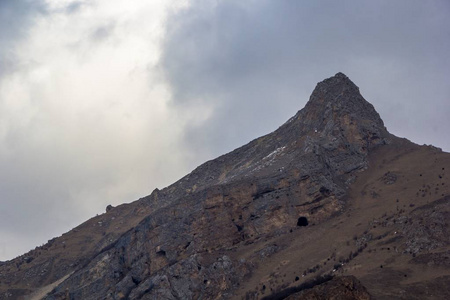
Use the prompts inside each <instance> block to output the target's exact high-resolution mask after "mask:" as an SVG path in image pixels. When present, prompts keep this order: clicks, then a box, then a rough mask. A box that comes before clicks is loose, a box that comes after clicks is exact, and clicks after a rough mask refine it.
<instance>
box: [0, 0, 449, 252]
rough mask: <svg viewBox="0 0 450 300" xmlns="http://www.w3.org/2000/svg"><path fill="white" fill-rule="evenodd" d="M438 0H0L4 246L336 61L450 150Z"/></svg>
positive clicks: (70, 218)
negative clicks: (187, 0) (188, 0)
mask: <svg viewBox="0 0 450 300" xmlns="http://www.w3.org/2000/svg"><path fill="white" fill-rule="evenodd" d="M449 15H450V3H449V2H448V1H445V0H442V1H419V0H417V1H411V0H405V1H376V2H375V1H371V2H369V1H356V0H355V1H311V2H306V1H305V2H304V1H288V0H282V1H265V0H260V1H254V0H247V1H242V0H241V1H234V0H228V1H190V2H186V1H164V0H160V1H155V0H153V1H146V0H140V1H132V2H130V1H119V0H117V1H111V0H108V1H107V0H93V1H71V0H66V1H56V0H48V1H43V0H42V1H15V0H6V1H5V0H2V1H0V45H1V47H0V260H5V259H10V258H13V257H15V256H17V255H19V254H21V253H23V252H25V251H27V250H29V249H31V248H34V246H37V245H40V244H42V243H44V242H45V241H46V240H48V239H50V238H52V237H54V236H57V235H60V234H62V233H63V232H65V231H67V230H69V229H70V228H72V227H74V226H76V225H77V224H79V223H81V222H82V221H84V220H86V219H88V218H89V217H91V216H93V215H95V214H96V213H101V212H102V211H104V208H105V206H106V205H107V204H113V205H116V204H119V203H123V202H130V201H133V200H135V199H137V198H139V197H142V196H145V195H147V194H149V193H150V192H151V190H153V189H154V188H156V187H158V188H162V187H164V186H166V185H168V184H170V183H172V182H174V181H175V180H177V179H178V178H180V177H181V176H183V175H184V174H185V173H187V172H189V171H190V170H191V169H193V168H194V167H196V166H197V165H198V164H200V163H202V162H204V161H205V160H207V159H212V158H214V157H216V156H218V155H220V154H223V153H225V152H228V151H230V150H232V149H234V148H236V147H238V146H241V145H242V144H244V143H246V142H248V141H249V140H251V139H253V138H256V137H258V136H260V135H263V134H266V133H268V132H270V131H273V130H274V129H276V128H277V127H278V126H280V125H281V124H282V123H284V122H285V121H286V120H287V119H289V118H290V117H291V116H293V115H294V114H295V113H296V111H297V110H299V109H301V108H302V107H303V106H304V104H305V103H306V101H307V100H308V98H309V95H310V94H311V92H312V90H313V89H314V86H315V84H316V83H317V82H318V81H321V80H323V79H324V78H327V77H330V76H332V75H334V74H335V73H337V72H339V71H340V72H344V73H345V74H346V75H347V76H349V77H350V78H351V79H352V80H353V81H354V82H355V83H356V85H358V86H359V87H360V90H361V92H362V94H363V96H364V97H365V98H366V99H367V100H368V101H369V102H371V103H372V104H373V105H374V106H375V108H376V109H377V110H378V112H379V113H380V115H381V117H382V118H383V120H384V121H385V124H386V126H387V128H388V130H389V131H390V132H392V133H394V134H396V135H398V136H402V137H407V138H409V139H410V140H412V141H414V142H417V143H419V144H423V143H426V144H433V145H436V146H438V147H441V148H443V149H444V150H445V151H449V150H450V134H449V133H448V128H450V118H449V117H448V116H449V115H450V99H449V98H450V85H449V84H448V78H450V58H449V55H448V53H450V20H449V18H448V16H449Z"/></svg>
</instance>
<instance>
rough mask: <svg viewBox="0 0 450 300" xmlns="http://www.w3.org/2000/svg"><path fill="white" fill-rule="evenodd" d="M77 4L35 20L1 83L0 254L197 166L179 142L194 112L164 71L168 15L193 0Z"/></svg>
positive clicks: (55, 7)
mask: <svg viewBox="0 0 450 300" xmlns="http://www.w3.org/2000/svg"><path fill="white" fill-rule="evenodd" d="M74 3H75V2H73V1H47V4H48V6H47V13H46V14H44V15H33V17H35V18H36V20H35V22H34V23H33V26H31V27H30V29H29V31H28V32H27V34H26V37H24V38H23V39H21V40H19V41H18V42H17V43H16V44H15V51H14V57H15V60H16V65H17V66H18V67H17V68H16V69H15V70H14V71H13V72H10V73H8V74H6V75H4V76H3V77H2V79H1V82H0V120H1V121H0V169H1V170H2V172H1V174H0V177H1V179H2V192H1V195H0V196H1V205H2V218H1V219H3V221H0V222H1V226H0V228H1V230H0V237H1V238H0V240H3V241H5V240H8V244H7V245H6V246H5V245H4V242H3V244H2V245H0V247H1V249H0V259H6V258H12V257H13V256H15V255H17V254H19V253H21V252H25V251H26V250H28V249H31V248H33V247H34V246H36V241H37V240H39V239H40V240H41V242H40V243H38V244H41V243H42V242H44V241H46V240H47V239H49V238H51V237H53V236H55V235H59V234H61V233H63V232H64V231H66V230H68V229H70V227H73V226H75V225H76V224H78V223H80V222H82V221H84V220H85V219H87V218H89V217H91V216H92V215H94V214H95V213H97V212H101V211H102V210H103V209H104V208H105V206H106V205H107V204H119V203H123V202H130V201H133V200H135V199H137V198H138V197H142V196H145V195H146V194H148V193H149V192H150V191H151V190H152V189H154V188H155V187H164V186H165V185H167V184H169V183H171V182H172V181H174V180H175V179H177V178H179V177H180V176H182V175H184V173H186V172H187V171H188V169H187V168H188V166H187V165H186V164H185V163H184V159H183V158H184V155H185V154H184V153H183V151H182V149H181V148H180V147H179V146H178V141H179V140H180V134H182V129H183V124H184V123H185V122H188V121H189V120H190V119H191V118H192V114H190V113H186V114H182V115H180V114H177V113H176V111H174V110H173V108H171V106H170V97H171V94H170V90H168V88H167V86H166V85H165V83H164V82H163V81H162V80H161V77H160V76H159V75H158V73H159V70H158V69H157V68H156V63H157V62H158V58H159V56H160V41H161V39H162V38H163V36H164V22H165V19H166V15H167V13H168V12H169V11H173V10H174V9H177V8H178V7H180V5H181V6H182V5H185V4H184V3H183V2H181V1H180V2H173V1H172V2H170V3H169V2H168V1H133V5H130V2H129V1H103V0H102V1H89V2H84V3H82V2H80V3H81V4H79V5H78V7H77V9H72V10H71V11H70V13H68V11H67V7H68V6H69V5H73V4H74ZM72 8H73V6H72ZM205 116H207V114H206V115H205ZM31 236H33V238H30V237H31ZM24 240H28V241H27V242H24Z"/></svg>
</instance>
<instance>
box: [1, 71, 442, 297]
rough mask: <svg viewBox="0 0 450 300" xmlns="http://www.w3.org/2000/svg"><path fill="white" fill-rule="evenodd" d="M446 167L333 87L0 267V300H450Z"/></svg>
mask: <svg viewBox="0 0 450 300" xmlns="http://www.w3.org/2000/svg"><path fill="white" fill-rule="evenodd" d="M449 170H450V154H448V153H445V152H442V151H441V150H440V149H439V148H436V147H433V146H425V145H424V146H419V145H416V144H414V143H412V142H410V141H408V140H406V139H402V138H398V137H396V136H394V135H392V134H390V133H389V132H388V131H387V129H386V128H385V126H384V124H383V121H382V119H381V118H380V116H379V114H378V113H377V112H376V110H375V109H374V107H373V106H372V105H371V104H370V103H369V102H367V101H366V100H365V99H364V98H363V97H362V96H361V94H360V91H359V88H358V87H357V86H356V85H355V84H354V83H353V82H352V81H351V80H350V79H349V78H348V77H347V76H345V75H344V74H342V73H338V74H336V75H335V76H333V77H331V78H328V79H326V80H324V81H322V82H320V83H318V84H317V86H316V88H315V89H314V91H313V93H312V95H311V97H310V99H309V101H308V103H307V104H306V106H305V107H304V108H303V109H302V110H300V111H299V112H297V114H295V116H294V117H292V118H291V119H290V120H288V121H287V122H286V123H285V124H283V125H282V126H281V127H279V128H278V129H277V130H276V131H274V132H273V133H270V134H268V135H265V136H262V137H260V138H257V139H255V140H253V141H252V142H250V143H248V144H247V145H245V146H242V147H241V148H238V149H236V150H234V151H232V152H230V153H228V154H226V155H223V156H220V157H218V158H216V159H214V160H211V161H208V162H206V163H204V164H203V165H201V166H199V167H198V168H197V169H195V170H194V171H192V172H191V173H190V174H188V175H186V176H185V177H183V178H181V179H180V180H179V181H177V182H175V183H174V184H172V185H170V186H168V187H166V188H164V189H162V190H158V189H156V190H154V191H153V192H152V193H151V195H149V196H147V197H144V198H141V199H139V200H137V201H134V202H132V203H129V204H123V205H120V206H117V207H112V206H108V208H107V210H106V212H105V213H104V214H102V215H99V216H96V217H94V218H92V219H90V220H88V221H86V222H85V223H83V224H81V225H79V226H78V227H76V228H74V229H72V230H71V231H69V232H67V233H65V234H63V235H62V236H60V237H57V238H54V239H52V240H50V241H48V243H46V244H45V245H43V246H41V247H36V248H35V249H34V250H32V251H30V252H28V253H26V254H24V255H21V256H19V257H17V258H15V259H13V260H11V261H7V262H3V263H1V265H0V299H20V298H24V299H450V284H449V282H450V268H449V266H450V232H449V227H448V222H449V220H450V188H449V185H450V182H449V181H448V175H447V172H448V171H449Z"/></svg>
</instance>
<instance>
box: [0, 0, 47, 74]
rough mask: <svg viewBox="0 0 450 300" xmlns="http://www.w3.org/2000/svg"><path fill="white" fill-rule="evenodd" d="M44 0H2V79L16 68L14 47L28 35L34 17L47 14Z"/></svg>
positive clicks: (0, 9) (0, 11)
mask: <svg viewBox="0 0 450 300" xmlns="http://www.w3.org/2000/svg"><path fill="white" fill-rule="evenodd" d="M45 13H46V7H45V5H44V2H43V1H40V0H37V1H15V0H2V1H1V3H0V45H2V46H1V47H0V81H1V79H2V77H3V76H4V75H6V74H9V73H11V72H13V71H14V70H16V69H17V68H18V67H19V65H18V64H17V62H16V58H15V51H14V47H15V45H16V42H17V41H20V40H21V39H23V38H24V37H26V35H27V33H28V29H29V28H30V27H31V26H32V25H33V22H34V20H35V19H34V17H35V16H36V15H38V14H41V15H42V14H45Z"/></svg>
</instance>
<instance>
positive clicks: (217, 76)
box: [161, 1, 450, 157]
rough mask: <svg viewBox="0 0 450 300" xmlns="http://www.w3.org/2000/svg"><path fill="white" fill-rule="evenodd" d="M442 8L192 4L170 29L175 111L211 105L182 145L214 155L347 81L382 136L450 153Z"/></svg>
mask: <svg viewBox="0 0 450 300" xmlns="http://www.w3.org/2000/svg"><path fill="white" fill-rule="evenodd" d="M449 13H450V5H449V4H448V2H447V1H434V2H432V3H429V2H427V3H425V2H423V1H394V2H393V1H377V2H371V3H369V2H362V1H320V2H307V3H305V2H301V1H258V2H254V1H222V2H218V3H216V2H214V3H211V1H194V2H193V3H192V5H191V6H190V7H189V8H188V9H186V10H184V11H182V12H178V13H177V14H175V15H173V16H172V18H170V19H169V21H168V34H167V36H166V40H165V47H164V50H163V59H162V63H161V64H162V67H163V69H164V71H165V75H166V78H167V79H168V81H169V82H170V83H171V86H172V88H173V90H174V97H173V104H174V106H176V107H184V108H185V107H190V106H196V105H206V106H207V105H212V106H213V107H214V110H213V115H212V117H211V118H210V119H209V121H208V122H207V123H206V124H203V125H202V126H200V127H199V126H192V127H191V128H189V129H188V133H187V135H186V145H187V146H188V147H190V148H192V149H196V150H197V151H198V150H199V149H197V148H202V149H203V150H204V154H205V155H206V156H208V155H209V156H210V157H213V156H216V155H218V154H221V153H224V152H226V151H228V150H231V149H232V148H234V147H237V146H239V145H241V144H243V143H244V142H246V141H248V140H249V139H251V138H254V137H256V136H258V135H261V134H264V133H267V132H270V131H272V130H273V129H275V128H276V127H277V126H278V125H281V124H282V123H283V122H284V121H285V120H287V119H288V118H289V117H290V116H292V115H294V114H295V112H296V111H297V110H298V109H300V108H302V107H303V105H304V104H305V103H306V101H307V100H308V97H309V94H310V93H311V91H312V89H313V88H314V86H315V84H316V83H317V82H318V81H321V80H322V79H324V78H326V77H329V76H332V75H334V74H335V73H336V72H338V71H342V72H344V73H346V74H347V75H348V76H349V77H350V78H351V79H353V80H354V81H355V83H356V84H357V85H358V86H359V87H360V88H361V91H362V93H363V95H364V96H365V97H366V98H367V100H368V101H370V102H372V103H373V104H374V106H375V107H376V108H377V110H378V111H379V112H380V114H381V115H382V117H383V119H384V120H385V123H386V125H387V127H388V129H389V130H390V131H391V132H393V133H394V134H397V135H400V136H406V137H408V138H410V139H412V140H413V141H415V142H418V143H432V144H434V145H436V146H440V147H443V148H444V149H446V150H447V151H449V150H450V142H449V139H448V137H449V136H448V133H447V129H446V128H448V127H449V126H450V118H448V115H449V113H450V105H449V95H450V87H449V85H448V84H447V79H448V78H449V76H450V61H449V56H448V53H450V39H449V36H450V35H449V29H448V28H450V21H449V19H448V18H447V16H448V15H449Z"/></svg>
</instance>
